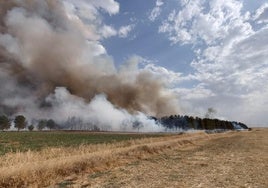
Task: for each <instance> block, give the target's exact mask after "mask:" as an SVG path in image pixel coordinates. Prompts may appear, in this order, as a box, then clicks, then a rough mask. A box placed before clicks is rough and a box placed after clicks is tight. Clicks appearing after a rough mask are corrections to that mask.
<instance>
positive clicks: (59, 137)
mask: <svg viewBox="0 0 268 188" xmlns="http://www.w3.org/2000/svg"><path fill="white" fill-rule="evenodd" d="M158 136H161V135H160V134H138V133H136V134H135V133H113V134H111V133H108V132H86V131H85V132H83V131H43V132H0V155H4V154H5V153H9V152H18V151H20V152H25V151H28V150H31V151H40V150H41V149H43V148H48V147H76V146H79V145H88V144H102V143H114V142H120V141H126V140H132V139H141V138H148V137H158ZM162 136H163V135H162Z"/></svg>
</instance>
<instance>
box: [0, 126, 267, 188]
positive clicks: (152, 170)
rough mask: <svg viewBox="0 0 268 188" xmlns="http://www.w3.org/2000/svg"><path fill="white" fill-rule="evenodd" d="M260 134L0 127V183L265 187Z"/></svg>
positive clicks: (264, 138)
mask: <svg viewBox="0 0 268 188" xmlns="http://www.w3.org/2000/svg"><path fill="white" fill-rule="evenodd" d="M267 134H268V129H253V130H252V131H244V132H236V131H231V132H224V133H217V134H206V133H204V132H198V133H191V134H169V135H168V134H136V133H135V134H130V133H89V132H32V133H30V132H29V133H26V132H9V133H7V132H6V133H3V134H2V135H1V136H2V137H1V142H3V140H4V139H3V138H4V136H6V138H8V139H6V140H8V141H9V142H10V143H12V142H18V144H17V145H19V142H21V143H20V146H17V147H18V148H20V150H22V148H24V149H25V152H18V151H16V152H15V151H13V152H7V151H6V153H5V154H2V156H0V159H1V160H0V177H1V178H0V187H47V186H48V187H267V186H268V182H267V178H266V177H267V175H268V174H267V172H268V166H267V160H268V158H267V156H268V148H267V146H268V140H267ZM16 136H17V137H16ZM31 136H32V137H31ZM34 139H36V143H39V146H38V147H32V146H31V144H28V145H27V143H28V142H30V141H35V140H34ZM38 139H39V140H38ZM47 139H51V141H47ZM26 140H28V142H26ZM29 140H30V141H29ZM70 140H76V141H72V142H71V141H70ZM23 141H24V142H23ZM63 142H66V143H64V144H63ZM48 143H50V145H49V144H48ZM5 144H7V143H5Z"/></svg>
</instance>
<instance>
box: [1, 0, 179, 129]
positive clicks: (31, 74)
mask: <svg viewBox="0 0 268 188" xmlns="http://www.w3.org/2000/svg"><path fill="white" fill-rule="evenodd" d="M85 27H86V25H85V24H83V23H82V22H81V20H80V19H76V18H75V17H74V16H72V15H70V14H69V13H68V11H67V10H66V8H65V6H64V1H59V0H19V1H18V0H9V1H0V78H1V80H0V87H1V93H0V97H1V101H0V112H2V113H8V114H18V113H25V114H26V115H27V116H28V117H29V118H38V117H41V116H44V115H47V116H53V114H54V116H55V117H57V119H58V121H60V119H61V118H62V119H63V118H68V117H71V116H83V119H85V120H91V121H92V120H94V118H95V120H94V121H96V122H97V120H98V119H104V121H105V122H106V123H105V122H101V123H102V124H108V123H111V124H116V123H118V122H119V121H120V122H122V121H123V119H127V120H129V121H132V120H130V119H131V116H135V117H136V118H141V116H142V115H141V114H142V113H144V114H147V115H152V116H164V115H169V114H174V113H177V112H178V106H177V101H176V98H175V96H174V95H173V94H172V93H171V92H170V91H169V90H168V89H166V86H165V83H163V82H162V81H161V80H159V79H156V77H155V76H154V75H153V74H152V73H149V72H148V71H146V70H144V69H138V68H137V67H138V66H137V63H138V62H137V58H132V59H130V60H129V62H128V63H127V64H126V65H124V66H122V67H121V68H119V69H116V68H115V66H114V64H113V61H112V58H111V57H109V56H108V55H106V54H105V53H97V51H98V50H96V49H98V48H101V46H100V45H99V41H97V40H96V39H94V37H91V34H90V33H89V32H90V28H87V29H85ZM92 33H93V31H92ZM61 98H62V99H61ZM59 101H61V102H59ZM101 101H102V102H101ZM79 104H80V105H79ZM82 104H83V105H82ZM96 108H100V109H96ZM78 109H79V110H78ZM81 109H82V110H81ZM102 110H103V112H102V113H101V111H102ZM82 111H83V113H82ZM81 113H82V114H81ZM114 113H115V114H114ZM98 114H102V115H103V116H105V118H108V117H109V116H111V117H112V116H115V117H119V118H118V119H119V120H118V119H117V120H116V121H112V122H111V120H109V119H106V120H105V118H97V116H98ZM123 116H124V118H122V117H123ZM142 118H143V117H142ZM147 124H150V122H149V123H148V122H147ZM118 129H119V128H118Z"/></svg>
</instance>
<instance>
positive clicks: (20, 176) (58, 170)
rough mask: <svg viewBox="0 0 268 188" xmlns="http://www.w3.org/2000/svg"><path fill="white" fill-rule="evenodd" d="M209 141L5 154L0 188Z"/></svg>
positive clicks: (41, 182) (162, 140)
mask: <svg viewBox="0 0 268 188" xmlns="http://www.w3.org/2000/svg"><path fill="white" fill-rule="evenodd" d="M224 134H225V133H224ZM213 137H214V135H207V134H205V133H195V134H183V135H169V136H162V137H155V138H141V139H135V140H125V141H121V142H114V143H102V144H91V145H84V144H82V145H79V146H77V147H57V148H55V147H50V148H45V149H42V150H40V151H28V152H16V153H7V154H5V155H4V156H2V157H1V158H0V159H1V160H0V187H28V186H36V187H40V186H48V185H51V184H54V183H55V182H57V181H59V180H60V179H62V178H63V177H66V176H69V175H72V174H79V173H81V172H87V173H92V172H97V171H101V170H105V169H109V168H112V167H114V166H119V165H122V164H126V163H130V162H133V161H136V160H139V159H143V158H146V157H147V156H151V155H154V154H158V153H161V152H163V151H167V150H170V149H172V148H177V147H181V146H185V145H193V144H195V142H196V141H197V140H200V139H201V140H202V139H210V138H213Z"/></svg>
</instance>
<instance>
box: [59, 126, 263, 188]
mask: <svg viewBox="0 0 268 188" xmlns="http://www.w3.org/2000/svg"><path fill="white" fill-rule="evenodd" d="M267 177H268V129H261V130H260V129H255V130H253V131H250V132H234V133H228V134H226V136H223V135H221V136H219V138H217V137H216V138H213V139H209V140H206V139H205V140H200V141H198V140H197V141H194V142H193V144H191V145H187V146H185V147H181V148H175V149H172V150H167V151H165V152H164V153H159V154H153V155H151V156H147V157H146V158H145V159H141V160H136V161H132V162H130V163H127V164H125V165H121V166H117V167H113V168H110V169H108V170H103V171H99V172H96V173H93V174H92V173H88V174H87V173H84V174H83V175H79V176H77V175H74V176H70V177H68V178H66V179H65V180H64V181H62V182H60V183H59V184H58V185H59V186H60V187H147V188H148V187H159V188H160V187H161V188H162V187H213V188H214V187H228V188H229V187H248V188H249V187H258V188H259V187H263V188H266V187H268V178H267ZM59 186H58V187H59Z"/></svg>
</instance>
